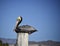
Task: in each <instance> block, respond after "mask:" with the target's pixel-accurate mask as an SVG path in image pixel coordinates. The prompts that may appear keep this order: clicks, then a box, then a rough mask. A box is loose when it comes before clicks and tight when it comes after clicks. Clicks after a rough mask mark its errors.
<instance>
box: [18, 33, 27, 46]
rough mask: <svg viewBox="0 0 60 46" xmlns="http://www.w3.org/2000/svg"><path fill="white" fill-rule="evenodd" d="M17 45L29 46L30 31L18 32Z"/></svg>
mask: <svg viewBox="0 0 60 46" xmlns="http://www.w3.org/2000/svg"><path fill="white" fill-rule="evenodd" d="M17 46H28V33H17Z"/></svg>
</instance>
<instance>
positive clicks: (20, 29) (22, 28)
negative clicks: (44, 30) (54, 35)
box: [15, 25, 37, 34]
mask: <svg viewBox="0 0 60 46" xmlns="http://www.w3.org/2000/svg"><path fill="white" fill-rule="evenodd" d="M15 31H16V32H17V33H20V32H22V33H29V34H31V33H33V32H35V31H37V30H36V29H35V28H34V27H32V26H30V25H22V26H19V27H18V28H17V29H16V30H15Z"/></svg>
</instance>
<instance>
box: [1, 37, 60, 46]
mask: <svg viewBox="0 0 60 46" xmlns="http://www.w3.org/2000/svg"><path fill="white" fill-rule="evenodd" d="M0 40H1V41H2V42H3V43H8V44H15V43H16V39H5V38H0ZM29 44H39V46H44V45H45V46H60V42H57V41H52V40H48V41H40V42H35V41H29Z"/></svg>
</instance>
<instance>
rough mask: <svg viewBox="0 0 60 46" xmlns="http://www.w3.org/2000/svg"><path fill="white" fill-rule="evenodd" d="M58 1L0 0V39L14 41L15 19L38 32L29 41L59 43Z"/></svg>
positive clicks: (59, 7) (30, 36) (59, 5)
mask: <svg viewBox="0 0 60 46" xmlns="http://www.w3.org/2000/svg"><path fill="white" fill-rule="evenodd" d="M59 11H60V1H59V0H0V37H2V38H11V39H16V37H17V34H16V33H15V32H14V31H13V29H14V26H15V22H16V18H17V17H18V16H22V17H23V21H22V23H21V24H20V25H30V26H33V27H35V28H36V29H37V30H38V31H37V32H35V33H33V34H31V35H29V41H45V40H54V41H60V12H59Z"/></svg>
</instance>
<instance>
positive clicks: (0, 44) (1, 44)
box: [0, 40, 9, 46]
mask: <svg viewBox="0 0 60 46" xmlns="http://www.w3.org/2000/svg"><path fill="white" fill-rule="evenodd" d="M0 46H9V45H8V43H2V41H1V40H0Z"/></svg>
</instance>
